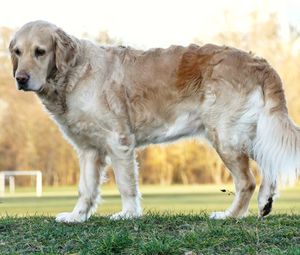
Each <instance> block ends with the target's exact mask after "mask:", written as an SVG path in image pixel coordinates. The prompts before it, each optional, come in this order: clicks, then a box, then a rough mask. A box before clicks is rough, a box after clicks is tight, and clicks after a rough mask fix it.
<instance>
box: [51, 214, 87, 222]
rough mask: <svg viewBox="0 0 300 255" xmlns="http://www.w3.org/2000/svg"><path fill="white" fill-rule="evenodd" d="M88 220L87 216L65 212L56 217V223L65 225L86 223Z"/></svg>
mask: <svg viewBox="0 0 300 255" xmlns="http://www.w3.org/2000/svg"><path fill="white" fill-rule="evenodd" d="M87 219H88V218H87V217H86V214H78V213H73V212H63V213H59V214H58V215H56V218H55V221H56V222H64V223H80V222H84V221H86V220H87Z"/></svg>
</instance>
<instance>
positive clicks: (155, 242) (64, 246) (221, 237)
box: [0, 185, 300, 255]
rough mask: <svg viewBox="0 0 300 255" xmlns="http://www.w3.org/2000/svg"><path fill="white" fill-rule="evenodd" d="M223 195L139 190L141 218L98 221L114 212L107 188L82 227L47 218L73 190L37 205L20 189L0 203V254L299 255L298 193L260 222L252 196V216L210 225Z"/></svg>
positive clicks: (51, 193) (205, 190)
mask: <svg viewBox="0 0 300 255" xmlns="http://www.w3.org/2000/svg"><path fill="white" fill-rule="evenodd" d="M221 189H226V190H228V191H232V190H233V189H232V186H230V185H228V186H227V185H202V186H200V185H195V186H172V187H159V186H144V187H143V188H142V191H143V193H144V196H143V207H144V208H145V209H146V210H145V211H146V215H145V216H144V217H142V218H141V219H136V220H122V221H110V220H109V219H108V218H107V217H103V216H100V215H107V214H110V213H112V212H116V211H118V210H119V209H120V205H119V203H120V198H119V195H117V191H116V190H115V188H112V187H110V186H105V188H104V191H103V197H104V201H103V203H102V206H100V208H99V210H98V213H97V215H96V216H93V217H92V218H91V219H90V220H89V221H88V222H86V223H83V224H59V223H56V222H55V221H54V218H53V217H52V216H53V215H55V214H56V213H58V212H62V211H70V210H72V208H73V206H74V203H75V201H76V188H75V187H61V188H45V192H44V196H43V197H41V198H36V197H33V196H32V194H33V193H32V190H28V189H19V190H18V191H17V193H16V194H15V195H8V196H7V197H6V198H4V199H1V202H2V203H1V204H0V211H1V213H2V218H0V254H1V255H2V254H189V255H191V254H295V255H296V254H298V255H300V197H299V191H300V187H299V186H297V187H294V188H290V189H286V190H283V191H282V192H281V197H280V198H279V199H278V201H276V203H275V205H274V213H273V214H272V215H271V216H269V217H267V218H265V219H261V218H258V217H257V216H256V214H257V209H256V208H257V205H256V197H255V198H253V200H252V202H251V210H250V212H251V216H250V217H247V218H245V219H241V220H234V219H228V220H221V221H213V220H209V218H208V213H209V212H210V211H212V210H224V209H225V208H226V207H227V206H228V205H229V204H230V202H231V201H232V199H233V196H232V195H228V192H221V191H220V190H221ZM20 192H22V193H20ZM25 192H27V193H25ZM17 195H18V196H17ZM26 215H27V216H26ZM32 215H37V216H32ZM20 216H23V217H20Z"/></svg>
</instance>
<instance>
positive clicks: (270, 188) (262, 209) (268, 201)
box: [258, 178, 277, 217]
mask: <svg viewBox="0 0 300 255" xmlns="http://www.w3.org/2000/svg"><path fill="white" fill-rule="evenodd" d="M276 195H277V183H276V182H272V181H270V180H268V179H267V178H263V180H262V183H261V185H260V188H259V193H258V209H259V215H260V216H261V217H264V216H267V215H268V214H269V213H270V212H271V210H272V204H273V202H274V198H275V197H276Z"/></svg>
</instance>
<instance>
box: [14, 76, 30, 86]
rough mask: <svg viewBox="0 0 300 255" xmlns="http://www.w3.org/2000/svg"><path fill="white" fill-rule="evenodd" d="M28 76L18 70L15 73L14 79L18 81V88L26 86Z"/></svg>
mask: <svg viewBox="0 0 300 255" xmlns="http://www.w3.org/2000/svg"><path fill="white" fill-rule="evenodd" d="M29 78H30V75H29V74H27V73H25V72H20V73H18V74H17V76H16V80H17V82H18V85H19V86H18V87H19V89H26V88H27V85H28V84H27V83H28V80H29Z"/></svg>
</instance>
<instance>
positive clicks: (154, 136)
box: [135, 112, 206, 146]
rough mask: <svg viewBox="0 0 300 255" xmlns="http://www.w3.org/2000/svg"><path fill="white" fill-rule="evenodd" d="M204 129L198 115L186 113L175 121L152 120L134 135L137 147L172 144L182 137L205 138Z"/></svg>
mask: <svg viewBox="0 0 300 255" xmlns="http://www.w3.org/2000/svg"><path fill="white" fill-rule="evenodd" d="M205 133H206V129H205V126H204V124H203V122H202V119H201V116H200V114H199V113H198V114H197V113H195V112H194V113H192V112H186V113H182V114H181V115H179V116H178V117H177V118H176V119H175V121H173V122H166V121H163V120H161V119H153V121H152V122H149V123H144V124H143V125H142V126H140V127H139V128H138V129H137V130H136V133H135V137H136V143H137V146H143V145H146V144H150V143H153V144H156V143H164V142H172V141H175V140H177V139H180V138H183V137H191V136H204V137H205V136H206V135H205Z"/></svg>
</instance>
